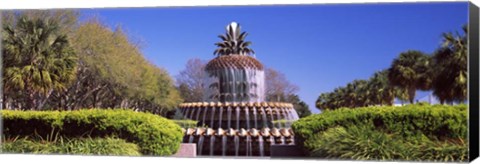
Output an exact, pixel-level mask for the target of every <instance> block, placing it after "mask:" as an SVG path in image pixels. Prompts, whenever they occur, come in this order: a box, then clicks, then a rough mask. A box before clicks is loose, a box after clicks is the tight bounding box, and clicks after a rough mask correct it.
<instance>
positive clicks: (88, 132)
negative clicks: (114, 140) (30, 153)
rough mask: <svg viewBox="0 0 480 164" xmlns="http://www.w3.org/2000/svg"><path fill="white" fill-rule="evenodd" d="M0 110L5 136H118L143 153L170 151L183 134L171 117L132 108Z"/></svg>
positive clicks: (166, 153)
mask: <svg viewBox="0 0 480 164" xmlns="http://www.w3.org/2000/svg"><path fill="white" fill-rule="evenodd" d="M0 114H1V116H2V119H3V123H4V124H3V125H4V127H3V132H4V135H6V137H12V136H42V137H46V136H48V135H51V134H53V133H58V134H60V135H61V136H65V137H67V138H82V137H85V136H89V137H92V138H97V137H108V136H118V137H119V138H121V139H124V140H126V141H127V142H133V143H135V144H137V145H138V146H139V148H140V152H141V153H142V154H144V155H172V154H174V153H175V152H176V151H177V150H178V148H179V146H180V143H181V141H182V137H183V135H182V131H181V128H180V126H178V125H177V124H175V123H174V122H173V121H170V120H168V119H166V118H163V117H160V116H157V115H153V114H149V113H142V112H134V111H131V110H122V109H118V110H112V109H109V110H105V109H88V110H77V111H11V110H2V111H0Z"/></svg>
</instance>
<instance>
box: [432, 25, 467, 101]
mask: <svg viewBox="0 0 480 164" xmlns="http://www.w3.org/2000/svg"><path fill="white" fill-rule="evenodd" d="M462 29H463V35H460V34H459V33H458V32H457V34H456V35H454V34H452V33H444V34H443V45H442V47H441V48H438V49H437V50H436V51H435V53H434V54H433V66H432V67H431V68H430V70H431V72H432V74H433V77H434V80H433V84H432V85H433V86H432V90H433V94H434V95H435V96H437V97H438V98H439V100H440V102H441V103H442V104H443V103H451V102H462V101H465V100H467V88H468V87H467V83H468V76H467V74H468V67H467V66H468V64H467V47H468V44H467V42H468V39H467V36H468V35H467V34H468V30H467V27H466V26H463V28H462Z"/></svg>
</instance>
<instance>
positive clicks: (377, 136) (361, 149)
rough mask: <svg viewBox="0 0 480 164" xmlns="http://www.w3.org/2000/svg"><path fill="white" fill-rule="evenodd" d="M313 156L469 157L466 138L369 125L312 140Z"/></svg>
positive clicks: (332, 131)
mask: <svg viewBox="0 0 480 164" xmlns="http://www.w3.org/2000/svg"><path fill="white" fill-rule="evenodd" d="M309 142H311V143H310V144H312V145H314V146H315V148H314V149H313V150H312V151H311V152H310V155H311V156H314V157H322V158H332V159H354V160H410V161H434V162H455V161H466V160H467V159H468V145H467V144H466V143H464V142H463V140H462V139H457V142H454V141H448V140H446V141H439V140H432V139H430V138H428V137H426V136H425V135H418V136H410V137H403V136H398V135H394V134H388V133H384V132H382V131H380V130H375V129H374V128H372V127H368V126H362V125H361V126H350V127H347V128H345V127H336V128H330V129H328V130H327V131H324V132H322V133H321V134H318V135H316V136H315V137H314V139H311V140H309Z"/></svg>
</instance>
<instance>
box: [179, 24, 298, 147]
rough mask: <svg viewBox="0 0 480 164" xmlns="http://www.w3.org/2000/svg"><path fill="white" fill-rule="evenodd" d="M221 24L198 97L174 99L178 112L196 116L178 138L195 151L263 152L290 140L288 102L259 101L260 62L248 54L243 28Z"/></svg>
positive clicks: (291, 111) (262, 91) (292, 117)
mask: <svg viewBox="0 0 480 164" xmlns="http://www.w3.org/2000/svg"><path fill="white" fill-rule="evenodd" d="M226 30H227V32H226V35H220V36H219V37H220V38H221V39H222V40H223V41H222V42H219V43H216V44H215V45H217V46H218V49H217V50H215V52H214V54H215V55H217V57H216V58H214V59H212V60H211V61H210V62H209V63H207V65H206V67H205V71H206V73H207V75H208V78H206V79H205V80H206V84H208V85H207V86H206V87H205V93H206V94H205V95H204V97H203V99H204V102H187V103H182V104H180V111H181V113H182V115H183V116H184V118H186V119H191V120H195V121H198V125H197V126H198V127H197V128H187V129H183V130H184V133H185V136H184V139H183V142H184V143H196V144H197V154H198V155H200V156H202V155H216V156H269V155H270V146H271V145H275V144H283V145H293V144H294V134H293V132H292V130H291V129H290V125H291V123H292V122H293V121H295V120H297V119H298V115H297V113H296V111H295V109H294V108H293V105H292V104H290V103H283V102H265V82H264V79H265V78H264V69H263V65H262V64H261V63H260V62H259V61H258V60H256V59H255V58H254V57H252V56H250V54H253V53H254V51H253V50H252V49H250V48H248V46H249V45H250V44H251V42H249V41H244V39H245V37H246V35H247V33H245V32H242V33H240V26H239V24H237V23H235V22H232V23H231V24H230V25H228V26H227V29H226Z"/></svg>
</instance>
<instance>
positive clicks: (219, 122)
mask: <svg viewBox="0 0 480 164" xmlns="http://www.w3.org/2000/svg"><path fill="white" fill-rule="evenodd" d="M222 118H223V107H220V118H219V120H218V127H220V128H221V127H222Z"/></svg>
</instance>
